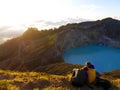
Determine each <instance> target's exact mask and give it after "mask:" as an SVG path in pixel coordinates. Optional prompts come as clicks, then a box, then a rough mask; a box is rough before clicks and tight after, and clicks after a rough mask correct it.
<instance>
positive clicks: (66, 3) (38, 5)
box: [0, 0, 120, 39]
mask: <svg viewBox="0 0 120 90" xmlns="http://www.w3.org/2000/svg"><path fill="white" fill-rule="evenodd" d="M105 17H113V18H117V19H120V0H0V35H3V34H5V36H7V35H8V34H6V33H8V32H11V33H12V32H15V31H17V32H19V33H20V32H23V31H24V30H26V28H27V27H37V28H39V29H44V28H51V27H54V26H59V25H62V24H66V23H69V22H70V23H72V22H79V21H81V20H82V19H83V21H84V19H86V20H97V19H102V18H105ZM12 35H13V34H11V36H12ZM8 38H9V37H8ZM0 39H1V36H0Z"/></svg>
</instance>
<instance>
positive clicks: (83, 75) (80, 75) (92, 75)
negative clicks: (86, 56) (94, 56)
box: [71, 62, 111, 90]
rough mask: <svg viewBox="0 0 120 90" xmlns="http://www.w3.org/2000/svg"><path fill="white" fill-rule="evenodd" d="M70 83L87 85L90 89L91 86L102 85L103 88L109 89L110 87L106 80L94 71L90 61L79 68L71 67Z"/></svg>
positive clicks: (78, 85)
mask: <svg viewBox="0 0 120 90" xmlns="http://www.w3.org/2000/svg"><path fill="white" fill-rule="evenodd" d="M71 83H72V85H74V86H77V87H82V86H84V85H87V86H88V87H89V88H91V89H93V86H97V87H103V89H104V90H109V88H110V87H111V84H110V82H109V81H108V80H105V79H101V78H100V74H99V73H98V72H96V70H95V67H94V65H92V64H91V63H90V62H86V63H85V66H84V67H82V68H81V69H73V74H72V77H71Z"/></svg>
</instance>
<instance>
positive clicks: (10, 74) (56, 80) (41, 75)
mask: <svg viewBox="0 0 120 90" xmlns="http://www.w3.org/2000/svg"><path fill="white" fill-rule="evenodd" d="M52 66H55V65H50V66H48V67H46V68H47V69H48V68H50V67H52ZM62 66H66V68H62ZM67 66H68V68H70V67H72V68H73V67H80V65H73V66H72V65H71V64H66V63H62V64H61V63H60V64H56V66H55V67H54V68H53V67H52V68H53V71H52V70H51V71H52V72H51V71H50V70H48V71H49V74H48V73H45V72H18V71H9V70H0V90H75V87H73V86H72V85H71V84H70V77H71V71H70V70H68V71H66V70H67V69H68V68H67ZM58 67H60V68H62V70H60V69H57V68H58ZM55 69H57V70H58V71H59V72H61V73H57V71H55ZM64 70H65V71H64ZM50 72H51V73H56V74H59V75H56V74H50ZM65 72H67V73H65ZM62 73H63V75H62ZM113 73H114V74H113ZM118 74H119V73H118V71H114V72H109V73H104V74H103V78H106V79H108V80H110V81H111V83H112V84H113V87H118V88H120V77H117V76H119V75H118ZM80 90H88V88H87V87H83V88H81V89H80ZM95 90H102V89H99V88H97V89H95ZM111 90H114V89H113V88H112V89H111ZM115 90H118V89H115Z"/></svg>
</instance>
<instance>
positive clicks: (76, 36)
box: [0, 18, 120, 70]
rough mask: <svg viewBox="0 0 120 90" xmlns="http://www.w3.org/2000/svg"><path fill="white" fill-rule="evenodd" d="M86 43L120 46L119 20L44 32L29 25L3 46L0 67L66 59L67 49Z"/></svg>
mask: <svg viewBox="0 0 120 90" xmlns="http://www.w3.org/2000/svg"><path fill="white" fill-rule="evenodd" d="M86 44H99V45H107V46H111V47H117V48H120V21H118V20H115V19H112V18H106V19H103V20H99V21H92V22H83V23H78V24H68V25H66V26H61V27H60V28H58V29H54V30H52V29H51V30H45V31H38V30H37V29H36V28H29V29H28V30H27V31H26V32H25V33H24V34H23V35H22V36H20V37H18V38H15V39H12V40H9V41H7V42H6V43H4V44H2V45H1V46H0V68H3V69H14V70H34V69H36V68H37V67H39V66H40V65H47V64H50V63H56V62H63V60H62V54H63V53H64V52H65V51H66V50H68V49H70V48H73V47H76V46H82V45H86Z"/></svg>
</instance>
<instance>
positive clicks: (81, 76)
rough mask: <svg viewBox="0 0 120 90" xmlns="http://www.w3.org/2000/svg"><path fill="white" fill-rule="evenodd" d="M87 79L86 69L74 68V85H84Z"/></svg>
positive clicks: (72, 78) (72, 80) (72, 81)
mask: <svg viewBox="0 0 120 90" xmlns="http://www.w3.org/2000/svg"><path fill="white" fill-rule="evenodd" d="M86 80H87V77H86V71H85V70H80V69H74V70H73V74H72V77H71V83H72V85H73V86H76V87H82V86H84V85H85V83H86Z"/></svg>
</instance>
